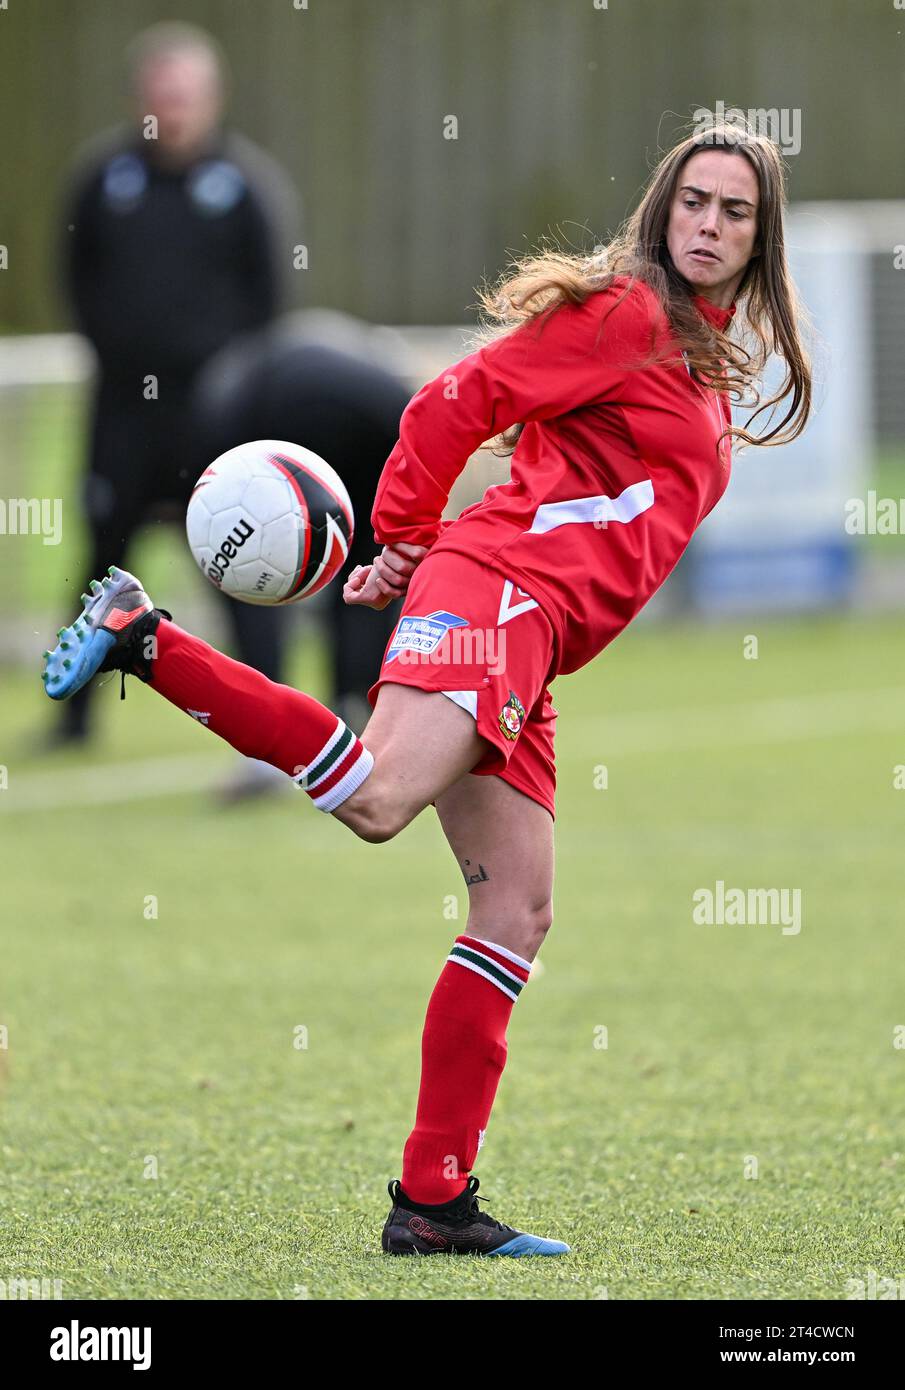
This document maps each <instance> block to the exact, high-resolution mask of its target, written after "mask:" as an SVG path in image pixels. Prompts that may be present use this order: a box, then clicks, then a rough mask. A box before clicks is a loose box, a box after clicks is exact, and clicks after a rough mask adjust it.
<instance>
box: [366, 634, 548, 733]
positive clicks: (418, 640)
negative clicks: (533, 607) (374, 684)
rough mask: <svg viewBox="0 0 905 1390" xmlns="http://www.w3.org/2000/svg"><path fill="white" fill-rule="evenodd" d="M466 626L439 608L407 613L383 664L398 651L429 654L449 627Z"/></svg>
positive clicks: (394, 635) (394, 658) (387, 663)
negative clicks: (423, 613) (423, 612)
mask: <svg viewBox="0 0 905 1390" xmlns="http://www.w3.org/2000/svg"><path fill="white" fill-rule="evenodd" d="M467 626H468V619H467V618H459V617H457V616H456V614H455V613H445V612H443V611H442V610H441V609H438V610H437V611H436V612H435V613H428V614H427V616H426V617H424V618H419V617H416V615H415V614H414V613H409V614H408V615H407V616H406V617H404V618H400V620H399V626H398V627H397V629H396V631H395V632H394V633H393V640H392V642H391V643H390V645H389V646H388V647H387V654H386V661H385V663H384V664H385V665H389V663H390V662H391V661H395V660H396V658H397V656H398V655H399V653H400V652H417V653H418V655H419V656H430V654H431V653H432V652H435V651H436V650H437V648H438V647H439V645H440V643H441V642H442V641H443V638H444V637H445V636H446V634H447V633H448V632H449V631H450V629H451V628H454V627H467ZM523 713H524V711H523Z"/></svg>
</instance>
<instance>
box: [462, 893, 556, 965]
mask: <svg viewBox="0 0 905 1390" xmlns="http://www.w3.org/2000/svg"><path fill="white" fill-rule="evenodd" d="M552 925H553V902H552V900H551V899H550V898H540V899H528V900H527V901H525V902H522V903H514V904H512V905H511V906H510V907H508V908H507V909H504V910H503V911H500V910H499V909H497V910H496V911H494V912H493V913H491V914H488V916H487V918H486V920H485V918H484V914H483V913H482V914H480V915H476V914H475V913H474V912H471V913H469V916H468V928H467V930H468V931H469V932H470V933H472V934H473V935H474V936H479V937H481V938H482V940H484V941H491V942H493V941H495V942H497V943H498V944H499V945H505V946H508V948H509V949H510V950H512V951H515V952H516V953H517V954H518V955H520V956H524V957H525V959H526V960H533V959H534V957H535V956H536V955H537V953H538V951H539V950H540V948H541V946H542V945H543V942H544V937H545V936H546V935H547V932H548V931H549V930H550V928H551V926H552Z"/></svg>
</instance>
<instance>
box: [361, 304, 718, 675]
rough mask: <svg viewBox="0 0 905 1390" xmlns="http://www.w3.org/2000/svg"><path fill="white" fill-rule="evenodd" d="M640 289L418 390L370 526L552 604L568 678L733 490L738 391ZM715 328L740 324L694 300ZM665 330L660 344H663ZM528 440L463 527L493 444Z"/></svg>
mask: <svg viewBox="0 0 905 1390" xmlns="http://www.w3.org/2000/svg"><path fill="white" fill-rule="evenodd" d="M627 283H628V282H627V280H625V279H624V278H618V279H616V280H615V281H614V283H613V285H612V286H610V287H609V288H607V289H606V290H602V291H600V292H598V293H596V294H593V295H591V297H590V298H589V299H588V300H587V301H586V302H585V303H584V304H582V305H580V306H575V305H570V304H565V305H562V306H561V307H560V308H558V309H556V310H555V311H553V312H552V313H550V314H548V315H544V316H543V318H542V321H541V322H540V323H539V324H538V323H537V322H528V323H526V324H524V325H523V326H521V327H520V328H518V329H516V330H514V331H513V332H511V333H508V334H506V335H504V336H503V337H501V338H498V339H496V340H495V341H493V342H491V343H489V344H488V345H487V346H485V347H483V348H481V349H480V350H479V351H477V352H473V353H471V354H470V356H468V357H466V358H464V359H463V360H462V361H461V362H459V363H457V364H456V365H455V366H453V367H451V368H449V370H448V371H446V372H444V373H442V374H441V375H440V376H438V377H437V378H436V379H435V380H434V381H431V382H429V383H428V384H427V385H426V386H424V387H422V389H421V390H420V391H419V392H418V394H417V395H416V396H415V397H414V398H413V399H412V400H411V402H410V403H409V405H408V406H407V408H406V410H405V413H404V414H403V416H402V421H401V423H400V435H399V442H398V444H397V445H396V447H395V449H394V450H393V452H392V454H391V455H390V457H389V459H388V460H387V462H386V464H385V466H384V469H383V473H382V475H381V478H380V483H379V485H378V488H377V495H376V498H375V502H374V508H373V511H372V514H371V520H372V524H373V526H374V532H375V539H376V540H377V542H378V543H379V544H381V545H385V544H392V543H394V542H399V541H408V542H410V543H412V544H415V545H424V546H429V547H432V550H433V551H444V550H450V551H457V552H459V553H461V554H465V555H472V556H475V557H477V558H478V559H480V560H481V562H482V563H483V564H485V565H487V566H488V567H489V568H491V569H494V570H496V571H497V572H498V573H499V574H501V575H502V576H503V577H504V578H506V579H512V580H513V581H514V582H515V583H516V584H517V585H518V586H519V587H520V588H522V589H524V590H525V592H527V593H528V594H530V595H531V596H532V597H533V598H535V599H536V600H537V602H538V603H539V604H540V606H541V608H542V609H543V610H544V612H545V614H546V615H547V617H548V618H549V619H550V622H551V624H552V626H553V631H554V634H555V640H556V650H555V658H554V671H553V674H558V673H560V672H566V671H574V670H577V669H578V668H579V667H580V666H584V665H585V664H586V663H587V662H588V661H590V660H591V659H592V658H593V657H594V656H596V655H597V653H598V652H599V651H601V650H602V649H603V647H605V646H606V645H607V644H608V643H609V642H611V641H612V640H613V638H614V637H615V636H616V635H617V634H618V633H619V632H621V631H622V629H623V628H624V627H625V625H626V624H627V623H628V622H629V621H630V620H631V619H632V618H633V617H634V615H635V614H636V613H637V612H638V610H639V608H641V607H642V605H643V604H645V603H646V602H647V600H648V599H649V598H650V596H651V595H652V594H653V593H654V592H655V590H656V589H658V588H659V586H660V585H661V584H662V583H663V581H664V579H666V577H667V575H668V574H669V573H670V572H671V570H672V569H673V568H674V567H675V565H676V563H677V562H678V560H679V557H680V556H681V554H682V552H683V550H684V549H685V547H686V546H687V545H688V542H689V540H690V539H691V536H692V535H693V533H694V531H695V529H696V527H697V526H698V525H699V524H700V522H701V521H702V520H703V519H704V517H705V516H706V515H707V513H708V512H709V511H710V510H711V509H712V508H713V506H714V505H715V504H716V502H717V501H718V500H719V498H720V497H721V496H722V494H723V492H724V491H725V489H726V486H727V483H728V481H729V469H730V446H729V437H728V436H727V437H726V438H725V439H723V442H722V444H721V445H720V447H719V448H718V447H717V445H718V440H719V437H720V435H721V434H722V433H723V430H724V429H725V428H726V426H727V424H729V423H730V422H731V409H730V404H729V400H728V397H727V396H726V395H725V393H718V392H716V391H714V390H713V389H712V388H709V387H707V386H704V385H702V384H701V383H700V382H699V381H698V380H696V379H694V378H693V377H692V375H691V373H690V371H689V370H688V368H687V366H686V363H685V361H684V359H683V357H682V354H681V352H680V350H679V348H678V345H676V346H675V349H674V351H672V352H670V353H669V356H668V357H667V359H666V360H665V361H663V362H660V363H657V364H655V365H653V366H639V365H638V364H639V363H643V362H644V360H645V359H647V358H648V357H649V356H650V354H651V345H652V341H653V343H654V346H655V347H659V346H660V345H665V346H666V347H667V350H668V341H667V340H664V338H663V335H664V334H666V335H667V339H668V338H669V337H671V334H670V327H669V322H668V319H667V317H666V315H665V314H664V312H663V310H662V308H661V306H660V304H659V301H658V299H657V297H656V295H655V294H654V293H653V291H652V290H651V289H650V287H649V286H647V285H646V284H644V283H642V282H640V281H635V282H634V283H633V284H632V287H631V289H630V290H629V292H628V294H627V295H626V296H625V298H624V299H623V300H622V302H621V303H619V302H618V301H619V299H620V296H621V295H622V292H623V290H624V289H625V287H626V284H627ZM694 303H695V304H696V305H697V307H698V309H699V311H700V312H701V313H702V314H703V315H704V316H705V317H706V318H707V319H709V320H710V322H712V323H714V324H716V325H718V326H719V327H721V328H722V327H724V326H725V325H726V324H727V323H728V322H729V320H730V319H731V317H732V315H733V314H734V312H735V306H734V305H733V306H732V307H731V308H730V309H718V308H716V307H715V306H714V305H713V304H711V303H710V302H709V301H708V300H706V299H703V298H701V297H700V296H695V299H694ZM652 330H653V335H654V337H653V339H652ZM520 422H524V426H525V427H524V429H523V430H522V433H521V436H520V438H519V441H518V445H517V447H516V450H515V452H514V454H513V456H512V460H511V482H509V483H506V484H503V485H502V486H496V487H491V488H488V489H487V492H486V493H485V494H484V497H483V499H482V500H481V501H480V502H477V503H475V504H474V505H473V506H471V507H467V508H466V509H465V511H463V512H462V514H461V516H459V517H458V518H457V519H456V520H455V521H453V522H447V523H441V520H440V517H441V513H442V511H443V508H444V506H445V504H446V501H447V498H448V496H449V491H450V488H451V487H452V484H453V483H454V481H455V479H456V478H457V477H458V475H459V473H461V471H462V469H463V468H464V467H465V464H466V462H467V461H468V458H469V457H470V455H471V454H472V453H474V451H475V449H477V448H478V447H479V446H480V445H481V444H483V443H484V442H486V441H487V440H488V439H491V438H492V437H493V436H494V435H496V434H497V433H499V432H500V431H502V430H505V429H507V428H509V427H510V426H511V425H514V424H517V423H520Z"/></svg>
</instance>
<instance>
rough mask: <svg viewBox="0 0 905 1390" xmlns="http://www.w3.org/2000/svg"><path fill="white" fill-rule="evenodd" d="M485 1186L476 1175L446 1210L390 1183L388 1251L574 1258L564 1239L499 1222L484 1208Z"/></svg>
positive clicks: (385, 1237) (386, 1228)
mask: <svg viewBox="0 0 905 1390" xmlns="http://www.w3.org/2000/svg"><path fill="white" fill-rule="evenodd" d="M478 1187H479V1183H478V1180H477V1178H475V1177H470V1178H469V1179H468V1182H467V1184H466V1186H465V1189H464V1191H462V1192H460V1193H459V1196H458V1197H455V1198H453V1200H452V1201H451V1202H446V1203H444V1204H443V1205H442V1206H435V1207H433V1206H430V1207H429V1206H422V1205H421V1204H419V1203H418V1202H413V1201H412V1200H411V1199H410V1198H409V1197H408V1196H407V1195H406V1193H405V1192H404V1191H403V1190H402V1184H401V1183H398V1182H391V1183H390V1185H389V1189H388V1190H389V1194H390V1199H391V1201H392V1203H393V1207H392V1210H391V1212H390V1214H389V1216H388V1217H387V1219H386V1225H385V1226H384V1228H383V1239H382V1244H383V1248H384V1250H385V1251H386V1253H387V1254H388V1255H508V1256H510V1257H511V1258H513V1259H521V1258H522V1256H524V1255H568V1253H569V1246H568V1245H566V1244H565V1242H564V1241H561V1240H547V1239H546V1238H545V1237H544V1236H529V1235H526V1234H525V1233H524V1231H516V1230H515V1229H514V1228H513V1227H512V1226H504V1225H503V1223H502V1222H501V1221H494V1219H493V1217H492V1216H489V1215H488V1214H487V1212H486V1211H481V1209H480V1207H479V1206H478V1202H479V1200H481V1199H480V1198H478V1197H477V1196H476V1193H477V1190H478Z"/></svg>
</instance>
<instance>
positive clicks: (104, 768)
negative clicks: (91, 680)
mask: <svg viewBox="0 0 905 1390" xmlns="http://www.w3.org/2000/svg"><path fill="white" fill-rule="evenodd" d="M903 726H905V686H889V687H887V688H881V689H875V690H844V691H823V692H821V693H820V694H818V695H810V696H805V695H802V696H790V697H788V698H782V699H772V700H753V701H747V702H745V703H740V704H728V705H727V704H718V705H674V706H672V707H671V708H666V709H657V710H645V711H644V712H642V713H638V714H614V715H598V716H597V717H596V718H586V719H585V720H584V723H583V732H584V735H585V737H584V740H583V744H584V747H585V748H587V745H588V742H589V740H593V741H594V743H595V745H596V746H597V747H598V748H605V749H606V753H607V756H608V757H611V758H615V757H621V756H629V757H630V756H632V755H637V754H644V753H661V752H663V751H669V750H672V751H675V752H681V751H685V750H691V749H696V748H713V747H733V746H740V745H743V744H758V743H785V742H789V741H791V740H795V739H812V738H833V737H835V736H836V735H841V734H853V733H854V734H859V733H872V732H876V731H883V730H887V729H891V730H899V731H900V732H901V733H902V738H903V744H905V727H903ZM903 761H905V759H903ZM228 769H229V760H228V759H225V758H224V759H219V758H215V757H211V756H210V755H207V756H203V757H199V756H197V755H190V756H186V755H185V754H171V755H170V756H168V757H165V758H143V759H141V760H140V761H133V762H120V763H100V764H97V765H95V766H93V767H92V766H87V767H79V768H72V769H70V770H68V771H54V770H47V769H42V770H40V771H36V772H24V773H22V774H19V775H17V774H16V771H15V766H13V768H12V771H11V776H10V785H9V787H8V789H7V790H6V791H4V792H0V814H2V813H3V812H4V811H5V812H6V813H7V814H14V813H16V812H20V811H22V812H24V811H50V810H57V809H62V808H63V807H66V806H109V805H113V804H115V803H116V802H123V801H145V800H149V799H150V798H152V797H155V796H178V795H184V794H185V793H188V792H199V791H200V792H209V791H211V790H212V789H213V788H215V787H216V786H217V785H218V783H219V779H220V778H222V776H223V774H224V772H227V771H228Z"/></svg>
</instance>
